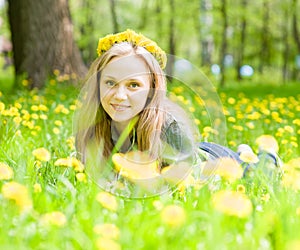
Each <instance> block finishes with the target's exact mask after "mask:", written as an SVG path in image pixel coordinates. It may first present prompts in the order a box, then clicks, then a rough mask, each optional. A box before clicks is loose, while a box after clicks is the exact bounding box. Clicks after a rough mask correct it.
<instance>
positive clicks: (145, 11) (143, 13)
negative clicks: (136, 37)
mask: <svg viewBox="0 0 300 250" xmlns="http://www.w3.org/2000/svg"><path fill="white" fill-rule="evenodd" d="M148 4H149V1H148V0H144V1H143V3H142V9H141V10H140V14H141V21H140V25H139V29H140V30H143V29H144V28H145V27H146V25H147V21H148V15H149V8H148Z"/></svg>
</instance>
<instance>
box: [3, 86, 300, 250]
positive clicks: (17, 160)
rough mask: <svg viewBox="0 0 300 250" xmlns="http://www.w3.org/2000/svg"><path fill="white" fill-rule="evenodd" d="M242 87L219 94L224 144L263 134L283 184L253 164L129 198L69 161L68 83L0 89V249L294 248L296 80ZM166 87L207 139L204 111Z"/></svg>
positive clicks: (71, 97)
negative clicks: (274, 144)
mask: <svg viewBox="0 0 300 250" xmlns="http://www.w3.org/2000/svg"><path fill="white" fill-rule="evenodd" d="M24 85H26V82H25V83H24ZM245 85H246V86H245V88H244V89H242V88H238V87H234V86H229V87H227V88H226V89H223V90H220V91H219V97H220V99H221V101H222V103H223V105H224V113H225V118H226V123H227V129H228V134H227V141H228V145H229V146H230V147H231V148H232V149H234V150H235V149H236V148H237V145H239V144H240V143H248V144H250V145H251V146H252V147H253V149H254V151H255V153H257V151H258V145H257V144H256V139H257V138H258V137H259V136H261V135H264V134H271V135H273V136H274V137H275V138H276V140H277V141H278V144H279V154H280V155H281V157H282V159H283V161H284V162H285V163H286V165H285V169H286V170H285V171H286V174H285V175H284V178H282V180H284V181H285V182H283V181H282V180H281V178H279V179H278V178H277V177H276V178H273V177H270V176H267V175H266V174H265V172H264V167H265V166H264V165H262V164H260V165H258V169H257V171H255V172H254V174H253V175H251V176H248V177H246V178H238V179H237V180H234V181H230V182H229V181H226V180H223V179H220V180H214V181H211V182H210V183H207V184H206V185H203V186H194V187H193V186H190V187H187V188H185V189H180V190H178V191H177V192H174V193H173V194H164V195H161V196H157V197H152V198H148V199H134V200H129V199H128V200H127V199H123V198H120V197H116V196H112V195H110V194H108V193H106V192H104V191H103V190H101V189H100V188H99V187H98V186H97V185H95V184H94V182H92V181H91V180H90V179H89V178H88V176H85V174H84V171H82V169H81V168H80V166H79V165H78V163H77V162H76V160H75V159H73V160H72V158H71V157H72V156H73V155H74V154H73V153H74V151H75V149H74V138H73V134H72V116H73V113H74V110H75V109H76V98H77V95H78V92H79V90H78V89H76V88H73V87H72V86H70V85H67V84H66V83H63V82H59V81H58V80H50V81H49V82H48V83H47V86H46V88H45V89H44V90H42V91H40V92H38V91H36V90H33V91H28V90H26V88H25V87H24V88H23V89H19V90H18V91H16V92H15V93H14V94H9V95H7V94H4V91H3V92H1V94H0V143H1V145H0V147H1V150H0V162H1V165H0V168H1V171H0V177H1V178H0V188H1V194H0V209H1V210H0V213H1V215H0V228H1V237H0V246H1V249H121V248H122V249H284V248H286V249H292V248H290V247H291V246H293V247H295V249H297V247H299V246H300V243H299V234H298V232H299V229H300V196H299V191H298V189H300V185H297V183H299V182H300V176H299V174H298V172H299V166H300V165H299V162H300V160H299V158H298V157H299V153H300V152H299V143H300V115H299V114H300V109H299V107H300V103H299V100H300V94H299V92H296V90H297V88H298V86H297V85H291V86H285V87H284V86H273V87H272V88H270V86H264V85H262V86H259V85H256V86H251V84H245ZM171 89H172V88H171ZM174 91H175V92H176V91H177V95H178V96H182V97H179V99H178V101H179V102H180V101H182V102H184V103H183V104H188V109H189V112H191V113H192V114H193V115H194V117H195V124H196V125H197V126H198V127H199V131H200V133H201V135H202V138H203V140H208V141H210V139H211V138H212V134H213V133H215V131H213V130H212V129H209V123H208V122H207V119H206V118H205V117H204V115H205V112H204V111H205V110H204V109H203V108H201V109H200V108H198V107H199V103H196V101H195V99H193V98H192V97H190V96H185V92H184V91H181V93H178V91H179V90H178V89H177V90H174ZM202 120H204V122H202ZM4 164H5V165H4ZM12 173H13V174H12ZM2 176H3V178H2ZM228 197H229V198H228ZM228 199H230V200H232V202H229V203H228V202H226V201H227V200H228ZM297 240H298V241H297Z"/></svg>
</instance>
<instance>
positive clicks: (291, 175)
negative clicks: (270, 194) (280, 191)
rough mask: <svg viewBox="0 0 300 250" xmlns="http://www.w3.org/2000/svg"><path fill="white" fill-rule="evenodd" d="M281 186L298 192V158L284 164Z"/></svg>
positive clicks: (299, 165)
mask: <svg viewBox="0 0 300 250" xmlns="http://www.w3.org/2000/svg"><path fill="white" fill-rule="evenodd" d="M283 170H284V174H283V177H282V185H283V186H284V187H286V188H291V189H293V190H296V191H297V190H300V171H299V170H300V157H299V158H295V159H292V160H290V161H289V162H287V163H286V164H284V166H283Z"/></svg>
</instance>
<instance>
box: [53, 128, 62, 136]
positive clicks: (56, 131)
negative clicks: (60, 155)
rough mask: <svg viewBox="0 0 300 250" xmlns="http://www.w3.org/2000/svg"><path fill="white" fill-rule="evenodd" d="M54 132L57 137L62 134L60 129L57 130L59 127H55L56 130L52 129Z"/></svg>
mask: <svg viewBox="0 0 300 250" xmlns="http://www.w3.org/2000/svg"><path fill="white" fill-rule="evenodd" d="M52 131H53V133H54V134H56V135H58V134H59V133H60V130H59V128H57V127H54V128H53V129H52Z"/></svg>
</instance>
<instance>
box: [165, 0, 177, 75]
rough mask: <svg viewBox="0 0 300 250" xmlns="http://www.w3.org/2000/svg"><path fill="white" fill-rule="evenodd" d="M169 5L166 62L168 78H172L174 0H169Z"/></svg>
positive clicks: (174, 44) (173, 61)
mask: <svg viewBox="0 0 300 250" xmlns="http://www.w3.org/2000/svg"><path fill="white" fill-rule="evenodd" d="M169 5H170V20H169V54H170V56H169V57H168V64H167V69H166V71H167V76H168V78H169V79H172V76H173V70H174V63H175V58H174V55H175V51H176V49H175V46H176V43H175V14H174V13H175V3H174V0H169Z"/></svg>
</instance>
